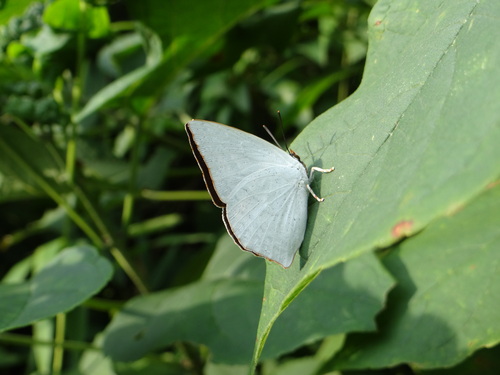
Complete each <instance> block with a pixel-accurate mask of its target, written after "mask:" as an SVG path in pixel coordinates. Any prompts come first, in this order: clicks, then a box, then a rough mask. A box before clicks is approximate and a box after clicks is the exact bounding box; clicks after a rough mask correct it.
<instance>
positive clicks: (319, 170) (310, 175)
mask: <svg viewBox="0 0 500 375" xmlns="http://www.w3.org/2000/svg"><path fill="white" fill-rule="evenodd" d="M334 170H335V167H331V168H328V169H323V168H319V167H312V168H311V172H310V173H309V181H311V180H312V176H313V173H314V172H321V173H330V172H333V171H334Z"/></svg>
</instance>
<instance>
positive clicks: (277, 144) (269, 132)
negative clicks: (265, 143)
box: [262, 125, 288, 149]
mask: <svg viewBox="0 0 500 375" xmlns="http://www.w3.org/2000/svg"><path fill="white" fill-rule="evenodd" d="M262 127H263V128H264V129H265V130H266V132H267V134H269V136H270V137H271V139H272V140H273V141H274V143H276V146H278V147H279V148H281V145H280V144H279V143H278V141H277V140H276V138H274V135H273V133H271V131H270V130H269V129H268V128H267V126H266V125H262ZM287 149H288V147H287Z"/></svg>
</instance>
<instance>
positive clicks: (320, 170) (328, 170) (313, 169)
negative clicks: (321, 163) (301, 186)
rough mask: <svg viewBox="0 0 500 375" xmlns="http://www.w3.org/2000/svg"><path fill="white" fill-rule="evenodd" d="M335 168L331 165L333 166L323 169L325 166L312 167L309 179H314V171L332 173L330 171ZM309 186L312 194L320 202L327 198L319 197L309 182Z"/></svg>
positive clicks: (308, 188)
mask: <svg viewBox="0 0 500 375" xmlns="http://www.w3.org/2000/svg"><path fill="white" fill-rule="evenodd" d="M334 170H335V167H331V168H328V169H323V168H319V167H312V168H311V172H310V173H309V181H312V176H313V173H314V172H321V173H330V172H333V171H334ZM306 187H307V190H309V192H310V193H311V195H312V196H313V197H314V198H315V199H316V200H317V201H318V202H323V201H324V200H325V198H320V197H318V196H317V195H316V194H315V193H314V191H313V190H312V189H311V187H310V186H309V184H307V185H306Z"/></svg>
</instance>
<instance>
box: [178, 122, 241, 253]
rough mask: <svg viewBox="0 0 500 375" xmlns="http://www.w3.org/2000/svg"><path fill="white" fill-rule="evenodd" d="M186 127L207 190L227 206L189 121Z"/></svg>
mask: <svg viewBox="0 0 500 375" xmlns="http://www.w3.org/2000/svg"><path fill="white" fill-rule="evenodd" d="M185 129H186V133H187V135H188V139H189V145H190V146H191V150H193V154H194V157H195V159H196V162H197V163H198V166H199V167H200V169H201V174H202V175H203V180H204V181H205V185H206V186H207V190H208V192H209V193H210V196H211V197H212V202H214V204H215V205H216V206H217V207H220V208H225V207H226V204H225V203H224V202H223V201H222V199H220V197H219V195H218V194H217V191H216V190H215V186H214V183H213V181H212V176H211V175H210V168H208V165H207V163H205V160H204V159H203V155H201V153H200V151H199V150H198V145H197V144H196V141H195V140H194V137H193V133H192V132H191V129H189V123H187V124H186V125H185ZM238 246H239V245H238ZM240 247H241V246H240Z"/></svg>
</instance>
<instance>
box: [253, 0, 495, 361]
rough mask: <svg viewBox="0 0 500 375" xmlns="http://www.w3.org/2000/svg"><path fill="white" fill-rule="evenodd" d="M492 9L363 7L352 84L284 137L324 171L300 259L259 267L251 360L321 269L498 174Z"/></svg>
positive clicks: (470, 0)
mask: <svg viewBox="0 0 500 375" xmlns="http://www.w3.org/2000/svg"><path fill="white" fill-rule="evenodd" d="M498 17H500V3H499V2H498V1H495V0H489V1H481V2H478V1H476V0H462V1H456V0H447V1H441V2H436V1H433V0H426V1H398V2H395V1H389V0H386V1H379V2H378V3H377V5H376V6H375V7H374V9H373V10H372V13H371V15H370V18H369V32H370V47H369V52H368V57H367V65H366V70H365V74H364V77H363V82H362V84H361V86H360V87H359V89H358V90H357V91H356V93H354V94H353V95H352V96H351V97H349V98H348V99H347V100H345V101H344V102H342V103H341V104H340V105H337V106H336V107H334V108H332V109H331V110H329V111H327V112H326V113H325V114H323V115H322V116H320V117H318V118H317V119H316V120H315V121H313V123H311V125H310V126H309V127H308V128H307V129H306V130H305V131H304V132H303V133H302V134H301V135H300V136H299V137H298V138H297V140H296V141H295V143H294V144H293V146H294V147H293V148H294V149H295V151H297V152H298V153H299V154H300V155H301V156H302V158H303V160H304V161H305V162H306V164H307V165H317V166H322V167H330V166H332V165H334V166H335V167H336V171H335V172H334V173H330V174H328V175H324V176H321V177H320V178H319V179H320V181H319V182H320V183H317V184H316V186H315V189H316V192H317V193H318V194H319V195H321V196H323V197H325V198H326V201H325V202H323V203H321V204H317V203H316V202H315V203H314V205H313V206H312V207H311V209H310V214H309V226H308V230H307V233H306V238H305V240H304V243H303V246H302V249H301V251H300V256H297V257H296V259H295V261H294V263H293V264H292V266H291V267H290V269H287V270H285V269H283V268H281V267H279V266H276V265H274V264H268V272H267V278H266V286H265V295H264V301H265V302H264V305H263V310H262V313H261V319H260V323H259V331H258V338H257V345H256V351H255V359H257V358H258V357H259V354H260V353H261V351H262V349H263V345H264V342H265V340H266V337H267V335H268V333H269V331H270V329H271V327H272V325H273V322H274V321H275V319H277V317H278V316H279V315H280V313H281V312H282V311H283V310H284V309H285V308H286V307H287V306H288V305H289V304H290V302H291V301H292V300H293V299H294V298H295V297H296V296H297V295H298V294H299V293H300V291H301V290H302V289H303V288H305V287H306V286H307V285H308V284H309V283H310V282H311V281H312V280H313V279H314V278H315V277H316V276H317V275H318V274H319V273H320V272H321V271H322V270H325V269H327V268H329V267H332V266H334V265H335V264H337V263H339V262H341V261H345V260H347V259H351V258H354V257H357V256H359V255H360V254H362V253H365V252H368V251H371V250H373V249H375V248H379V247H384V246H388V245H390V244H392V243H394V242H396V241H399V240H400V239H401V238H403V237H404V236H408V235H412V234H413V233H416V232H418V231H420V230H422V229H423V228H425V226H426V225H428V223H429V222H430V221H432V220H434V219H436V218H438V217H440V216H442V215H444V214H446V213H447V212H450V211H453V210H454V209H456V208H457V207H459V206H462V205H465V204H467V202H468V201H469V200H470V199H471V198H472V197H474V196H475V195H477V194H478V193H479V192H480V191H481V190H482V189H484V187H485V186H486V185H487V184H488V183H490V182H492V181H494V180H495V178H496V177H497V176H498V175H499V174H500V163H499V162H498V160H500V147H498V145H499V144H500V127H499V123H500V106H499V105H498V103H499V102H500V44H499V43H498V41H497V37H496V31H497V28H498V23H497V22H496V20H497V19H498ZM478 229H480V228H478ZM330 324H331V325H335V324H336V322H335V321H334V320H332V321H331V322H330Z"/></svg>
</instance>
